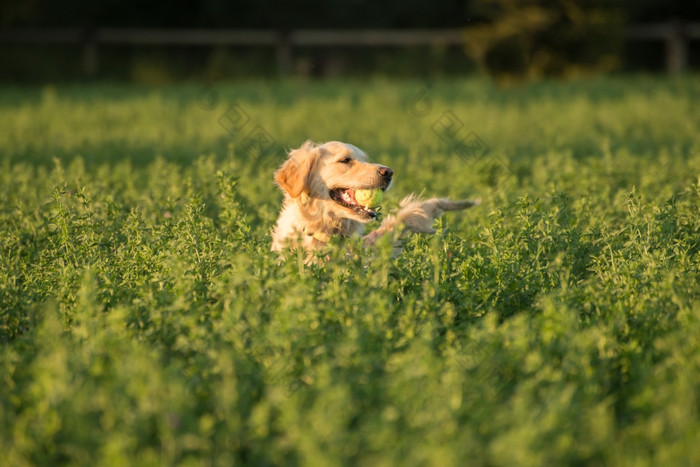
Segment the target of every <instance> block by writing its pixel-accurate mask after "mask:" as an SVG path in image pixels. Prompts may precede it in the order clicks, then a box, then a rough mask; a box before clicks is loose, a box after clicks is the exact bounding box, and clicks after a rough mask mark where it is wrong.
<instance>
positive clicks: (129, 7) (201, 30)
mask: <svg viewBox="0 0 700 467" xmlns="http://www.w3.org/2000/svg"><path fill="white" fill-rule="evenodd" d="M699 42H700V2H697V1H690V0H665V1H662V0H638V1H633V0H627V1H622V0H613V1H605V0H524V1H515V0H466V1H465V0H461V1H459V0H446V1H440V2H436V1H430V0H405V1H403V2H396V3H394V2H376V1H370V0H342V1H340V0H302V1H298V2H293V3H291V2H290V3H278V2H274V1H271V0H258V1H254V2H252V1H245V2H243V1H240V0H205V1H193V0H175V1H172V0H171V1H165V0H153V1H149V2H142V1H136V0H120V1H114V0H107V1H102V2H95V1H88V0H73V1H51V0H9V1H8V0H5V1H3V2H2V4H1V5H0V51H1V52H0V81H2V82H5V83H8V82H9V83H45V82H63V81H80V80H116V81H128V82H142V83H149V84H161V83H167V82H174V81H183V80H187V81H190V80H202V79H204V80H211V79H255V78H274V77H278V76H297V77H301V78H306V77H312V78H323V77H333V76H349V77H355V76H357V77H364V76H368V75H372V76H388V77H421V78H429V77H445V76H456V75H467V74H481V75H488V76H491V77H493V78H494V79H495V80H497V81H502V82H509V81H521V80H530V79H538V78H543V77H564V78H567V77H573V78H576V77H581V76H586V75H590V74H600V73H609V72H616V71H620V72H639V71H644V72H653V73H682V72H684V71H689V70H697V69H698V67H699V66H700V43H699Z"/></svg>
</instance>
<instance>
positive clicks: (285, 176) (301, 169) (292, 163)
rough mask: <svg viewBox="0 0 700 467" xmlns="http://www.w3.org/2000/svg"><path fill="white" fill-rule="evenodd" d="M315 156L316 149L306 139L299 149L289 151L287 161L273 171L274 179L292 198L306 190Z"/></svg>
mask: <svg viewBox="0 0 700 467" xmlns="http://www.w3.org/2000/svg"><path fill="white" fill-rule="evenodd" d="M316 156H317V153H316V149H315V148H314V146H313V144H312V143H310V142H309V141H307V142H306V143H304V144H303V145H302V146H301V147H300V148H299V149H295V150H293V151H291V152H290V153H289V158H288V159H287V162H285V163H284V164H282V167H280V168H279V170H277V172H275V181H276V182H277V184H278V185H279V186H280V188H282V189H283V190H284V191H286V192H287V193H289V196H291V197H292V198H296V197H297V196H299V195H300V194H301V193H302V192H304V191H307V190H308V187H309V182H310V179H311V169H312V167H313V165H314V161H315V160H316Z"/></svg>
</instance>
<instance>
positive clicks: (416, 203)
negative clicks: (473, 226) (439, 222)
mask: <svg viewBox="0 0 700 467" xmlns="http://www.w3.org/2000/svg"><path fill="white" fill-rule="evenodd" d="M479 204H481V199H480V198H477V199H475V200H469V199H463V200H456V201H453V200H450V199H447V198H431V199H428V200H425V201H423V200H421V199H420V198H418V197H417V196H415V195H409V196H407V197H405V198H404V199H402V200H401V202H400V203H399V212H397V213H396V215H388V216H386V218H385V219H384V221H383V222H382V225H380V226H379V228H378V229H377V230H375V231H374V232H371V233H370V234H368V235H366V236H365V240H366V241H367V243H370V244H371V243H374V242H375V240H376V239H377V237H379V236H381V235H384V234H385V233H388V232H392V231H399V232H400V235H401V236H403V235H407V234H410V233H426V234H432V233H435V229H434V228H433V221H434V220H435V219H437V218H439V217H440V216H442V215H443V214H444V213H445V212H446V211H459V210H462V209H468V208H471V207H473V206H478V205H479Z"/></svg>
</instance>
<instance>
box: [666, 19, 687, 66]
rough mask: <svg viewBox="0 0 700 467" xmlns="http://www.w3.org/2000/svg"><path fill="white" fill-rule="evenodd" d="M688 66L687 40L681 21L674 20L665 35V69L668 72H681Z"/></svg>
mask: <svg viewBox="0 0 700 467" xmlns="http://www.w3.org/2000/svg"><path fill="white" fill-rule="evenodd" d="M687 67H688V42H687V38H686V37H685V28H684V27H683V23H681V22H680V21H679V20H675V21H673V22H672V23H671V28H670V31H669V34H668V36H666V71H668V72H669V73H670V74H678V73H682V72H684V71H685V70H686V68H687Z"/></svg>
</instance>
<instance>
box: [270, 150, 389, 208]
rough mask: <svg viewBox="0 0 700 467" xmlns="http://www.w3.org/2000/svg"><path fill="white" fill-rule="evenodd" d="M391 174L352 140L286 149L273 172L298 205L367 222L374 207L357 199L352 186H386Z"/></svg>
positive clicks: (381, 187) (369, 187) (366, 187)
mask: <svg viewBox="0 0 700 467" xmlns="http://www.w3.org/2000/svg"><path fill="white" fill-rule="evenodd" d="M392 176H393V171H392V170H391V169H390V168H389V167H385V166H383V165H379V164H371V163H369V162H368V159H367V154H365V153H364V152H362V151H361V150H360V149H359V148H357V147H355V146H353V145H352V144H346V143H341V142H338V141H331V142H328V143H325V144H322V145H316V144H314V143H312V142H310V141H307V142H306V143H304V144H303V145H302V146H301V147H300V148H299V149H295V150H293V151H291V152H290V153H289V158H288V159H287V161H286V162H285V163H284V164H283V165H282V167H280V169H279V170H278V171H277V172H275V181H276V182H277V184H278V185H279V186H280V188H282V190H284V192H285V193H286V194H287V195H288V196H289V197H290V198H292V199H293V200H296V201H297V202H298V203H299V204H300V205H301V206H302V207H308V208H309V209H311V208H312V207H313V208H321V211H322V212H323V213H324V214H326V215H331V216H333V217H336V218H339V219H352V220H356V221H359V222H369V221H370V220H371V219H374V218H375V217H377V211H376V210H373V209H370V208H367V207H365V206H362V205H361V204H360V203H358V202H357V200H355V190H361V189H381V190H388V189H389V187H390V186H391V181H392Z"/></svg>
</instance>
